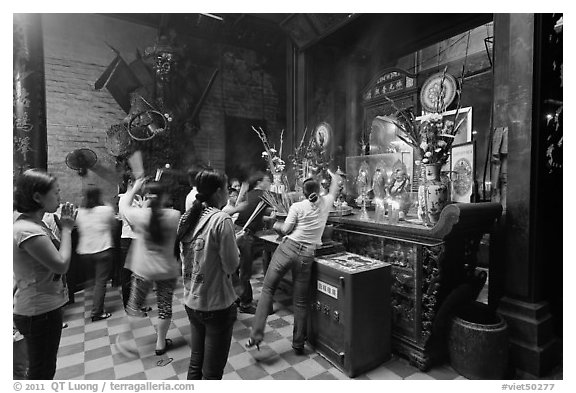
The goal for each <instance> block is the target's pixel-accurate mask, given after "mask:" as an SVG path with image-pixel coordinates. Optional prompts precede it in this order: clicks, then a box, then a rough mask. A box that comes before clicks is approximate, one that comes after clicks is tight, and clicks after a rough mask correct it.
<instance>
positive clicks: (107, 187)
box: [42, 14, 156, 203]
mask: <svg viewBox="0 0 576 393" xmlns="http://www.w3.org/2000/svg"><path fill="white" fill-rule="evenodd" d="M42 26H43V35H44V59H45V75H46V76H45V78H46V118H47V120H46V122H47V127H48V171H50V172H51V173H53V174H54V175H55V176H57V177H58V182H59V185H60V189H61V195H62V199H63V200H69V201H71V202H73V203H80V202H81V195H82V190H83V188H84V187H86V186H87V185H89V184H94V185H97V186H99V187H102V189H103V191H104V192H103V195H104V196H105V199H106V200H111V198H112V197H114V196H115V195H116V187H117V176H116V170H115V163H116V161H115V158H114V157H113V156H111V155H110V154H109V153H108V151H107V149H106V148H105V142H106V130H107V129H108V128H109V127H110V126H111V125H112V124H115V123H118V122H119V121H120V120H121V119H122V118H123V117H124V116H125V113H124V111H123V110H122V109H121V108H120V106H119V105H118V104H117V103H116V101H115V100H114V99H113V98H112V96H111V95H110V93H108V91H107V90H106V89H102V90H100V91H96V90H95V89H94V82H96V80H97V79H98V78H99V77H100V75H101V74H102V72H103V71H104V70H105V69H106V67H107V66H108V64H109V63H110V62H111V61H112V60H113V59H114V57H115V56H116V55H115V53H114V52H113V51H112V50H111V49H110V48H109V47H108V46H107V45H106V43H108V44H110V45H112V46H113V47H114V48H116V49H117V50H119V51H120V52H121V54H122V56H123V58H124V59H125V60H126V61H127V62H130V61H132V60H133V59H134V56H135V53H136V49H137V48H138V49H140V51H143V50H144V48H145V47H146V46H147V45H150V43H152V42H154V40H155V38H156V31H155V29H153V28H149V27H143V26H139V25H136V24H132V23H128V22H123V21H118V20H115V19H112V18H109V17H104V16H99V15H92V14H44V15H43V16H42ZM78 148H89V149H92V150H93V151H94V152H95V153H96V154H97V156H98V163H97V164H96V167H94V168H93V170H89V171H88V174H87V175H86V176H85V177H80V176H79V175H78V174H77V173H76V172H75V171H73V170H72V169H70V168H68V167H67V166H66V163H65V159H66V155H67V154H68V153H70V152H71V151H73V150H75V149H78Z"/></svg>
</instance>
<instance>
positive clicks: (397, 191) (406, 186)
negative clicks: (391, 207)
mask: <svg viewBox="0 0 576 393" xmlns="http://www.w3.org/2000/svg"><path fill="white" fill-rule="evenodd" d="M406 172H407V170H406V165H404V164H403V163H402V162H401V161H400V160H398V161H396V162H395V163H394V165H393V167H392V175H391V179H390V185H389V186H388V188H387V193H388V197H389V198H391V199H393V200H394V201H396V202H398V203H399V204H400V207H399V209H400V219H401V220H402V219H404V218H405V217H406V215H407V214H408V209H409V208H410V176H408V174H407V173H406Z"/></svg>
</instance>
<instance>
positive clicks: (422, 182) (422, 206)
mask: <svg viewBox="0 0 576 393" xmlns="http://www.w3.org/2000/svg"><path fill="white" fill-rule="evenodd" d="M425 193H426V168H425V167H424V164H422V165H420V176H419V178H418V218H419V219H420V221H422V222H423V223H424V225H428V224H429V222H428V215H427V214H426V196H425Z"/></svg>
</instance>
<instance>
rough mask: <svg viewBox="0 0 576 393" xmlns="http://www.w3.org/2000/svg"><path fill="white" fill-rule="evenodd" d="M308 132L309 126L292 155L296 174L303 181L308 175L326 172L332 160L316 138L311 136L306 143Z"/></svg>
mask: <svg viewBox="0 0 576 393" xmlns="http://www.w3.org/2000/svg"><path fill="white" fill-rule="evenodd" d="M307 132H308V128H306V129H304V134H303V135H302V139H301V140H300V144H299V145H298V147H297V148H296V149H295V150H294V154H293V155H290V159H291V161H292V166H293V167H294V170H295V172H296V176H297V177H298V178H299V179H300V180H301V181H304V180H305V179H306V178H307V177H310V176H317V175H320V174H322V173H324V172H325V171H326V169H327V168H328V166H329V164H330V161H331V159H330V157H329V156H328V153H327V152H326V151H325V150H324V148H323V147H322V146H321V145H320V144H319V143H318V142H317V141H316V138H314V137H313V136H311V137H310V139H309V140H308V143H306V134H307Z"/></svg>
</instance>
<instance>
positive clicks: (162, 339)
mask: <svg viewBox="0 0 576 393" xmlns="http://www.w3.org/2000/svg"><path fill="white" fill-rule="evenodd" d="M144 182H145V180H144V179H142V178H139V179H136V180H135V181H134V186H133V187H132V189H131V190H129V191H127V192H126V194H125V195H124V196H123V197H122V198H120V201H119V203H118V207H119V211H120V214H121V215H122V216H123V217H124V219H125V220H126V221H127V222H128V224H129V225H130V226H131V227H132V230H133V231H134V233H135V234H136V237H135V239H134V240H133V241H132V244H131V246H130V250H129V252H128V260H127V261H126V267H127V268H128V269H129V270H131V271H132V272H133V274H132V287H131V289H130V299H129V300H128V304H127V306H126V314H127V315H128V323H129V325H130V326H129V328H130V329H129V331H132V330H133V329H134V324H135V323H136V322H137V321H138V320H139V319H140V318H143V317H145V316H146V313H145V312H144V311H143V310H142V308H143V306H144V303H145V302H146V296H147V295H148V292H150V289H152V286H153V284H156V297H157V304H158V326H157V328H156V334H157V336H156V351H155V353H156V355H159V356H160V355H163V354H164V353H165V352H166V351H167V350H168V349H169V347H170V346H171V345H172V340H170V339H168V338H166V334H167V333H168V328H169V326H170V321H171V320H172V298H173V295H174V287H175V286H176V280H177V278H178V276H180V273H181V265H180V262H179V261H178V260H177V259H176V257H175V256H174V244H175V241H176V229H177V227H178V221H179V220H180V212H179V211H178V210H174V209H169V208H166V206H167V204H168V203H169V195H168V192H167V190H166V187H165V186H163V185H162V184H160V183H157V182H151V183H148V184H146V186H145V187H144V200H145V203H144V205H143V207H141V208H138V207H133V206H132V201H133V199H134V195H135V194H136V193H137V192H138V191H140V189H141V188H142V186H143V185H144ZM131 341H132V342H131V343H129V342H128V341H126V342H122V341H120V335H118V338H117V341H116V344H117V347H118V349H119V350H120V351H121V352H123V353H124V354H126V355H128V356H133V355H135V354H136V353H137V348H136V344H135V342H133V340H131Z"/></svg>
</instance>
